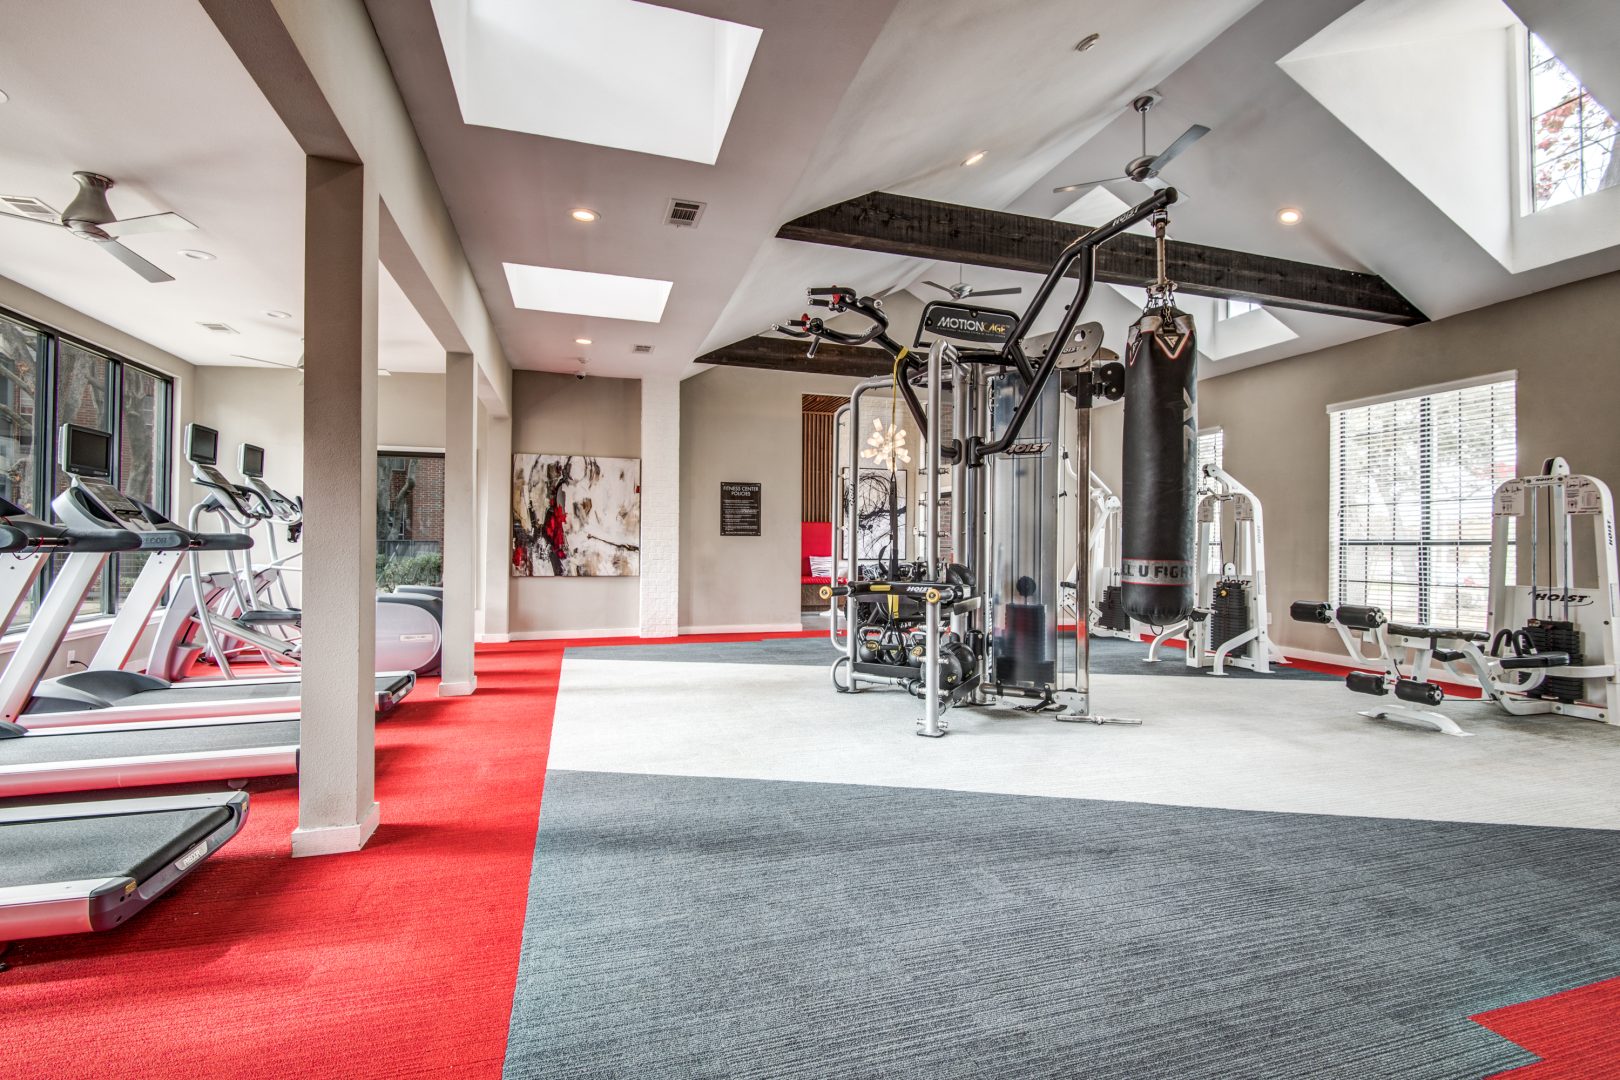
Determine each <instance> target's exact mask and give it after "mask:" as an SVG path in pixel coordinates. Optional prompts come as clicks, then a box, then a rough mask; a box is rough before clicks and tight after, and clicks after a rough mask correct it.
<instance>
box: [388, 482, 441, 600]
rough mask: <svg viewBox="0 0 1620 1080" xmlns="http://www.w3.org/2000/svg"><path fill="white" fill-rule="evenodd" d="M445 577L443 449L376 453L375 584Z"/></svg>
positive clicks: (426, 581)
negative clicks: (441, 452)
mask: <svg viewBox="0 0 1620 1080" xmlns="http://www.w3.org/2000/svg"><path fill="white" fill-rule="evenodd" d="M443 583H444V455H443V454H432V453H416V452H410V453H406V452H381V453H378V455H377V588H378V589H379V590H381V591H383V592H390V591H392V590H393V589H394V587H395V586H397V585H441V584H443Z"/></svg>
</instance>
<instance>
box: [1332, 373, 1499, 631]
mask: <svg viewBox="0 0 1620 1080" xmlns="http://www.w3.org/2000/svg"><path fill="white" fill-rule="evenodd" d="M1514 387H1515V384H1514V381H1513V379H1512V378H1503V377H1502V376H1492V377H1491V379H1490V380H1489V381H1483V382H1478V383H1473V384H1470V385H1463V386H1458V387H1452V388H1437V389H1435V390H1432V391H1429V392H1426V393H1420V394H1418V395H1415V396H1412V397H1403V398H1397V399H1394V400H1386V401H1375V402H1371V403H1365V404H1362V403H1353V404H1351V405H1346V406H1332V407H1330V409H1329V413H1330V414H1331V420H1332V423H1331V427H1332V444H1331V470H1330V471H1331V478H1330V486H1331V494H1330V503H1329V505H1330V507H1331V513H1332V522H1331V526H1330V539H1329V543H1330V556H1329V558H1330V578H1331V590H1332V595H1333V600H1334V603H1336V604H1370V605H1372V606H1374V607H1380V608H1383V609H1384V612H1385V614H1386V615H1388V616H1389V617H1390V618H1391V619H1397V620H1401V621H1405V622H1416V623H1421V624H1425V625H1430V626H1437V625H1443V626H1459V627H1463V628H1466V629H1472V630H1484V629H1485V622H1486V600H1487V594H1488V591H1489V587H1490V561H1491V496H1492V494H1493V493H1494V492H1495V490H1496V487H1497V485H1498V484H1500V483H1502V482H1503V481H1504V480H1507V479H1508V478H1510V477H1512V476H1514V475H1515V467H1516V463H1517V456H1518V455H1517V451H1518V443H1517V437H1516V432H1515V417H1514Z"/></svg>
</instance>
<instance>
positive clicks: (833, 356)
mask: <svg viewBox="0 0 1620 1080" xmlns="http://www.w3.org/2000/svg"><path fill="white" fill-rule="evenodd" d="M809 347H810V343H809V342H808V341H798V340H795V339H793V338H780V337H751V338H744V339H743V340H742V341H738V342H735V343H733V344H731V345H727V346H725V347H724V348H720V349H715V350H714V351H713V352H711V353H706V354H705V355H703V356H700V357H698V358H697V362H698V363H700V364H722V365H725V366H727V367H751V368H766V369H768V370H771V371H794V372H800V373H803V372H813V373H815V374H817V375H853V376H855V377H856V378H861V379H870V378H872V377H874V376H877V375H888V374H890V372H891V371H892V364H891V361H890V359H889V354H888V353H886V352H884V351H883V350H882V349H878V348H866V347H861V346H855V345H833V344H831V343H829V342H823V343H822V345H821V348H819V349H817V350H816V355H815V356H813V357H810V358H806V357H805V355H804V354H805V352H806V351H807V350H808V349H809Z"/></svg>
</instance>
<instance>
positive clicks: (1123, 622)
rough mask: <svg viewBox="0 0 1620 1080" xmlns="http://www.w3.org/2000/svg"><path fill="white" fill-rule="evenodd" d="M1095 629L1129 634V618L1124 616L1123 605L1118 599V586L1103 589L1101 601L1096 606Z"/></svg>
mask: <svg viewBox="0 0 1620 1080" xmlns="http://www.w3.org/2000/svg"><path fill="white" fill-rule="evenodd" d="M1097 628H1098V629H1099V630H1117V631H1119V632H1120V633H1122V634H1123V633H1129V632H1130V629H1131V618H1130V616H1129V615H1126V614H1125V605H1124V604H1123V603H1121V602H1120V599H1119V586H1118V585H1105V586H1104V587H1103V594H1102V601H1101V602H1100V603H1099V604H1098V605H1097Z"/></svg>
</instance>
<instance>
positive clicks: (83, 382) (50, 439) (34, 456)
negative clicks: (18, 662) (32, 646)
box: [0, 313, 173, 630]
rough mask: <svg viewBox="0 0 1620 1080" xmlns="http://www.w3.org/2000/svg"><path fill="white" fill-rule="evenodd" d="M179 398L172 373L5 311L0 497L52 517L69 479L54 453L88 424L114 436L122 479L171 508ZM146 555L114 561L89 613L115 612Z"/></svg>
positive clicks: (1, 325)
mask: <svg viewBox="0 0 1620 1080" xmlns="http://www.w3.org/2000/svg"><path fill="white" fill-rule="evenodd" d="M172 400H173V386H172V384H171V383H170V382H169V380H168V379H166V378H164V377H163V376H161V375H157V374H155V373H153V372H150V371H147V370H145V369H144V368H139V367H136V366H135V365H134V364H130V363H126V362H125V361H123V360H120V359H118V358H117V357H114V356H111V355H109V354H107V353H103V352H99V351H97V350H96V349H94V348H92V347H90V346H88V345H84V344H81V343H79V342H76V341H72V340H69V339H65V338H61V337H59V336H58V335H56V334H54V333H52V332H51V331H50V330H49V329H48V328H45V327H42V326H37V325H33V324H30V323H28V322H26V321H24V320H23V319H21V318H14V317H10V316H7V315H5V314H3V313H0V496H3V497H4V498H6V499H9V500H10V501H12V502H14V503H16V504H18V505H19V506H21V507H22V508H23V509H24V510H26V511H28V512H29V513H31V514H35V515H36V516H39V517H43V518H46V519H50V518H51V517H52V514H51V509H50V504H51V500H52V499H53V498H54V497H55V496H56V495H58V494H60V493H61V492H62V491H64V490H66V488H67V486H68V482H69V481H68V475H67V473H65V472H63V471H62V470H61V469H60V468H59V467H57V465H56V461H55V458H56V432H57V429H58V427H59V426H60V425H61V424H65V423H73V424H84V425H86V426H89V427H95V428H99V429H100V430H103V431H109V432H111V433H112V434H113V436H114V438H115V440H116V444H115V445H116V446H117V447H118V452H117V455H116V457H115V458H114V460H113V462H112V473H113V482H114V483H116V484H118V485H119V486H120V487H121V488H123V490H124V491H126V492H127V493H129V494H130V495H132V496H134V497H135V498H137V499H140V500H141V501H142V502H146V503H150V504H151V505H153V506H155V507H157V508H158V509H159V510H162V511H164V512H167V510H168V501H169V465H170V443H171V442H172V438H171V432H172V422H173V421H172V415H171V414H172V408H173V406H172ZM64 558H65V557H64V556H60V555H59V556H56V557H55V558H53V559H52V560H51V562H50V564H49V565H48V567H47V569H46V572H45V573H44V574H43V575H42V581H41V583H40V585H38V586H36V587H35V589H34V595H33V596H31V597H30V598H29V599H28V600H27V601H26V602H25V603H24V605H23V607H22V608H21V609H20V610H19V611H18V615H17V618H16V620H15V621H14V622H13V624H12V626H11V629H13V630H16V629H20V628H21V627H22V626H24V625H26V623H27V621H28V620H29V619H30V618H31V617H32V616H33V612H34V611H35V609H36V607H37V604H38V601H39V599H40V597H42V596H43V595H44V589H45V588H46V587H47V586H48V584H49V582H50V580H51V579H52V578H53V577H54V575H55V574H56V573H57V572H58V570H59V569H60V567H61V565H62V561H63V559H64ZM145 560H146V556H145V555H142V554H129V555H117V556H114V557H113V558H112V559H111V560H109V563H108V569H107V570H104V571H103V572H102V574H101V575H100V577H99V578H98V579H97V581H96V583H95V585H93V586H92V588H91V590H90V592H89V593H88V594H87V595H86V598H85V602H84V605H83V607H81V609H80V615H81V616H84V615H99V614H110V613H111V612H114V611H116V610H117V607H118V604H119V602H120V601H122V600H123V599H124V597H126V596H128V595H129V589H130V586H131V585H132V584H133V583H134V580H135V577H136V575H138V574H139V573H140V569H141V566H142V565H144V563H145ZM109 571H110V572H109Z"/></svg>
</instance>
